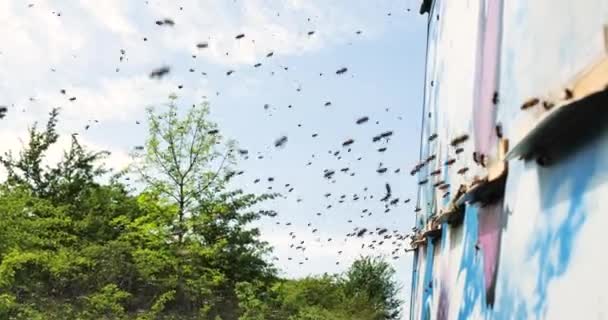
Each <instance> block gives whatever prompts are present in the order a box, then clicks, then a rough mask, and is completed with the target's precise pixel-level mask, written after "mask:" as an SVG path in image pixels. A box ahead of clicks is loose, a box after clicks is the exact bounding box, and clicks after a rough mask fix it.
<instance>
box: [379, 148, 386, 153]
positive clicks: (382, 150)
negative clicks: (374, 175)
mask: <svg viewBox="0 0 608 320" xmlns="http://www.w3.org/2000/svg"><path fill="white" fill-rule="evenodd" d="M384 151H386V147H383V148H380V149H378V152H384Z"/></svg>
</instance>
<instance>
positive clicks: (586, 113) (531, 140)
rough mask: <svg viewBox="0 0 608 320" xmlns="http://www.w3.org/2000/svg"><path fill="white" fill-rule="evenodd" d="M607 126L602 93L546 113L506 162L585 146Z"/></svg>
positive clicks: (606, 93) (607, 97)
mask: <svg viewBox="0 0 608 320" xmlns="http://www.w3.org/2000/svg"><path fill="white" fill-rule="evenodd" d="M607 75H608V74H607ZM607 79H608V78H607ZM606 126H608V90H603V91H600V92H596V93H593V94H591V95H588V96H586V97H585V98H582V99H579V100H576V101H574V102H572V103H569V104H566V105H563V106H561V107H559V108H556V109H555V110H554V111H552V112H550V113H548V114H547V115H546V116H544V117H543V118H542V119H541V120H540V121H539V122H538V123H537V124H536V125H535V126H534V128H533V129H532V130H530V131H529V132H528V133H527V134H526V135H525V136H524V137H523V138H522V139H521V140H520V141H519V142H518V143H517V144H516V145H515V147H513V149H511V151H509V153H508V154H507V157H506V159H507V160H512V159H516V158H519V159H523V160H527V159H530V158H533V157H540V156H545V155H550V154H554V153H560V151H561V150H560V149H569V148H573V147H575V146H572V145H569V144H572V143H581V142H584V141H585V140H588V139H590V138H592V135H593V131H595V134H598V133H600V129H602V128H605V127H606Z"/></svg>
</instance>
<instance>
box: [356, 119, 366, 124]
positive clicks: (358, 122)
mask: <svg viewBox="0 0 608 320" xmlns="http://www.w3.org/2000/svg"><path fill="white" fill-rule="evenodd" d="M367 121H369V118H368V117H362V118H359V119H357V121H356V123H357V124H363V123H366V122H367Z"/></svg>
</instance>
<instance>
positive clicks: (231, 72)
mask: <svg viewBox="0 0 608 320" xmlns="http://www.w3.org/2000/svg"><path fill="white" fill-rule="evenodd" d="M233 73H234V70H228V71H227V72H226V75H227V76H229V75H231V74H233Z"/></svg>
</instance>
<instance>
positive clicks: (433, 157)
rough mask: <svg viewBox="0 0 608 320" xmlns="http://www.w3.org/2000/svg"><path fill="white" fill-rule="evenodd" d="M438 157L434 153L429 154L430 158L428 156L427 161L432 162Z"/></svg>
mask: <svg viewBox="0 0 608 320" xmlns="http://www.w3.org/2000/svg"><path fill="white" fill-rule="evenodd" d="M436 158H437V156H436V155H434V154H433V155H431V156H429V157H428V158H426V162H427V163H428V162H431V161H433V160H435V159H436Z"/></svg>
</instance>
